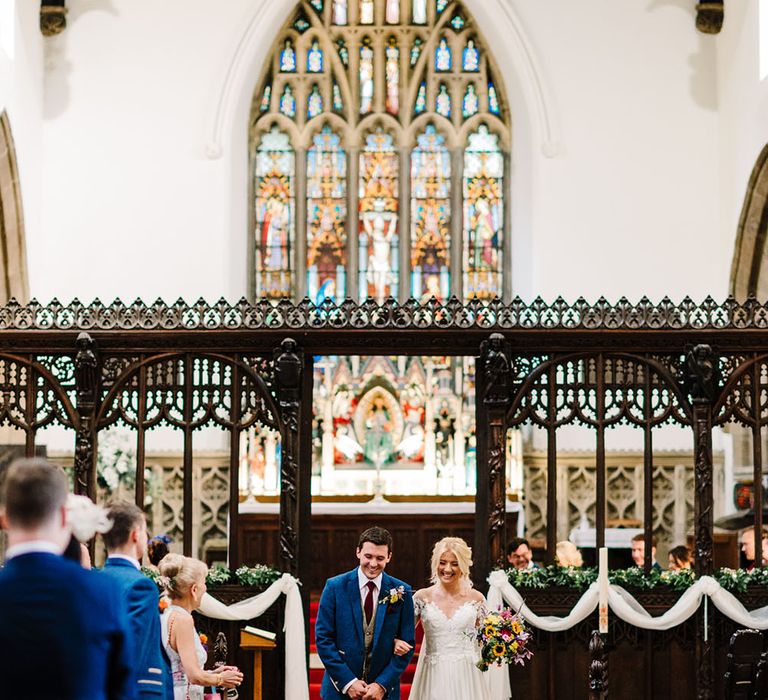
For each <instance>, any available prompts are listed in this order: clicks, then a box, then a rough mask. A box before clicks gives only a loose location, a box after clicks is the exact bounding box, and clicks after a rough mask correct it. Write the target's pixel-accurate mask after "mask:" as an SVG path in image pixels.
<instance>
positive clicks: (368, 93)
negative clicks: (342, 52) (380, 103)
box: [360, 37, 373, 114]
mask: <svg viewBox="0 0 768 700" xmlns="http://www.w3.org/2000/svg"><path fill="white" fill-rule="evenodd" d="M372 110H373V47H372V46H371V41H370V39H368V38H367V37H366V38H365V39H363V45H362V46H361V47H360V114H369V113H370V112H371V111H372Z"/></svg>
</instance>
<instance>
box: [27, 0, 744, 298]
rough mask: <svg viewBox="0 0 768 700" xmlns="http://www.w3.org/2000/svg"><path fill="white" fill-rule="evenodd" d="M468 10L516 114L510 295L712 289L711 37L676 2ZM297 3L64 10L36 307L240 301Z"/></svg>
mask: <svg viewBox="0 0 768 700" xmlns="http://www.w3.org/2000/svg"><path fill="white" fill-rule="evenodd" d="M467 5H468V7H469V9H470V10H471V11H472V12H474V13H475V15H476V17H477V19H478V21H479V23H480V25H481V27H482V28H483V30H484V32H485V34H486V38H487V39H488V41H489V44H490V45H491V46H492V48H493V51H494V54H495V57H496V59H497V62H498V64H499V66H500V70H501V73H502V74H503V77H504V82H505V86H506V89H507V95H508V98H509V101H510V103H511V111H512V120H513V129H514V143H513V150H514V155H513V161H514V162H513V177H512V187H511V203H512V216H513V251H514V260H515V262H514V277H513V281H514V285H515V291H516V292H518V293H520V294H522V295H524V296H531V295H534V294H538V293H540V294H543V295H545V296H547V297H550V298H551V297H554V296H556V295H557V294H562V295H563V296H565V297H567V298H569V299H573V298H575V297H576V296H578V295H580V294H584V295H586V296H587V297H589V298H595V297H597V296H598V295H600V294H604V295H606V296H608V297H609V298H617V297H618V296H620V295H622V294H626V295H627V296H629V297H630V298H633V299H636V298H638V297H639V296H641V295H642V294H648V295H649V296H651V297H653V298H658V297H660V296H662V295H663V294H669V295H671V296H672V297H673V298H679V297H680V296H682V295H683V294H685V293H690V294H692V295H693V296H695V297H702V296H704V295H705V294H706V293H712V294H715V295H717V296H722V295H723V294H724V293H725V291H726V288H727V273H728V267H729V261H730V249H731V247H732V232H731V231H730V230H729V231H728V232H723V231H722V230H721V224H720V218H719V208H718V207H719V201H718V181H717V178H716V177H715V175H714V173H715V172H716V171H717V166H718V154H717V149H716V148H715V147H714V146H712V147H707V144H712V143H713V140H716V138H717V124H718V117H717V112H716V108H715V107H716V98H717V94H716V90H715V80H714V74H715V59H714V42H716V41H717V39H716V38H712V37H705V36H703V35H701V34H700V33H698V32H697V31H696V30H695V28H694V24H693V15H692V12H693V9H692V7H689V5H690V3H675V4H672V5H663V6H657V5H650V6H649V5H648V4H647V3H615V2H605V1H598V0H590V1H589V2H585V3H578V4H574V3H572V2H570V1H569V0H550V1H549V2H547V3H530V2H523V1H522V0H468V2H467ZM292 6H293V2H292V1H291V0H270V2H268V3H267V2H266V0H264V1H258V0H257V1H252V0H230V1H229V2H227V3H217V4H216V6H215V8H214V7H213V6H212V4H211V3H209V2H207V1H206V0H185V1H184V2H181V0H167V1H166V2H164V3H156V2H152V1H151V0H130V1H128V0H112V1H111V2H109V3H103V4H98V5H93V4H90V3H85V2H81V1H78V0H73V1H72V2H71V9H70V15H69V26H68V28H67V30H66V31H65V32H64V33H63V34H61V35H60V36H58V37H55V38H52V39H48V40H47V42H48V49H49V56H50V62H49V66H48V70H47V74H46V98H47V102H46V120H45V125H44V134H45V140H44V145H45V149H44V158H45V162H44V173H45V174H44V194H45V199H44V202H43V207H42V212H43V214H42V226H41V227H37V228H36V229H35V230H33V231H31V232H30V236H32V237H34V240H33V241H32V246H33V250H34V251H35V255H34V258H33V266H32V270H31V285H32V293H33V294H35V295H37V296H39V297H41V298H43V299H48V298H50V297H52V296H54V295H56V296H59V297H60V298H63V299H69V298H71V297H73V296H79V297H81V298H84V299H90V298H93V297H95V296H99V297H100V298H102V299H105V300H109V299H112V298H113V297H115V296H118V295H119V296H120V297H122V298H124V299H132V298H134V297H135V296H137V295H140V296H142V297H143V298H145V299H153V298H154V297H156V296H158V295H161V296H163V297H164V298H166V299H175V298H176V297H178V296H184V297H185V298H188V299H194V298H195V297H197V296H199V295H203V296H206V297H208V298H216V297H218V296H220V295H224V296H228V297H230V298H235V297H238V296H240V295H242V294H244V293H246V291H247V285H248V275H247V270H246V260H247V255H246V250H247V231H246V225H247V186H248V174H247V119H248V111H249V104H250V99H251V92H252V90H253V88H254V87H255V84H256V82H257V79H258V76H259V73H260V69H261V65H262V62H263V60H264V58H265V57H266V54H267V52H268V51H269V49H270V47H271V44H272V38H273V36H274V34H275V32H276V30H277V28H278V27H279V26H280V25H281V24H282V22H283V20H284V18H285V16H286V13H287V12H288V11H289V10H290V8H291V7H292ZM510 38H512V41H511V40H510ZM212 135H213V138H212ZM217 136H218V137H220V138H218V140H217V138H216V137H217ZM217 150H218V151H219V152H218V153H217ZM219 155H220V157H217V156H219ZM211 156H213V157H211ZM62 270H66V274H62Z"/></svg>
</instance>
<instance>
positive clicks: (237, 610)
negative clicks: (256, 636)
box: [200, 574, 309, 700]
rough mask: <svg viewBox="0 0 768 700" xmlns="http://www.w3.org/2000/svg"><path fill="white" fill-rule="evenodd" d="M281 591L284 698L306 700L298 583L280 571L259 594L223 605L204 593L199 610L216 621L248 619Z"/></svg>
mask: <svg viewBox="0 0 768 700" xmlns="http://www.w3.org/2000/svg"><path fill="white" fill-rule="evenodd" d="M282 594H285V625H284V627H283V631H284V632H285V700H309V681H308V679H307V660H306V655H305V638H304V612H303V610H302V606H301V595H300V594H299V582H298V581H297V580H296V579H295V578H294V577H293V576H291V575H290V574H283V575H282V576H281V577H280V578H279V579H278V580H277V581H275V582H274V583H273V584H272V585H271V586H270V587H269V588H267V590H266V591H264V592H263V593H259V594H258V595H255V596H253V597H251V598H246V599H245V600H241V601H240V602H239V603H233V604H232V605H224V603H222V602H221V601H219V600H216V598H214V597H213V596H212V595H210V594H208V593H206V594H205V595H204V596H203V600H202V602H201V604H200V612H201V613H202V614H203V615H205V616H206V617H212V618H215V619H217V620H252V619H253V618H256V617H259V616H260V615H262V614H263V613H264V612H265V611H266V610H267V609H268V608H269V607H270V606H271V605H272V604H273V603H274V602H275V601H276V600H277V599H278V597H279V596H280V595H282ZM239 643H240V640H238V644H239Z"/></svg>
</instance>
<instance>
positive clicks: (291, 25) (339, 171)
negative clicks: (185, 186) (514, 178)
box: [250, 0, 511, 303]
mask: <svg viewBox="0 0 768 700" xmlns="http://www.w3.org/2000/svg"><path fill="white" fill-rule="evenodd" d="M497 78H498V71H497V70H496V68H495V66H494V63H493V59H492V57H491V55H490V53H489V51H488V49H487V47H486V46H485V44H484V42H483V39H482V36H481V34H480V32H479V30H478V27H477V25H476V24H475V22H474V20H473V19H472V17H471V15H469V13H468V12H467V11H466V9H465V8H464V7H463V5H462V4H461V3H460V2H456V1H454V0H301V2H299V3H298V4H297V6H296V8H295V9H294V11H293V12H292V13H291V15H290V17H289V19H288V21H287V22H286V24H285V25H284V27H283V29H282V30H281V32H280V34H279V35H278V37H277V40H276V41H275V45H274V48H273V51H272V55H271V58H270V59H269V61H268V63H267V65H266V67H265V69H264V74H263V76H262V79H261V82H260V83H259V85H258V86H257V90H256V92H255V93H254V98H253V107H252V112H251V114H252V117H251V129H250V134H251V136H250V141H251V172H252V173H253V180H252V193H253V194H252V202H253V204H252V207H251V230H252V237H251V246H252V257H251V258H250V259H251V262H252V265H253V273H252V274H253V276H252V279H253V287H252V289H253V294H254V295H255V296H256V297H257V298H269V299H280V298H294V299H299V298H303V297H304V296H308V297H309V298H310V299H311V300H312V301H315V302H318V303H319V302H322V301H323V300H324V299H326V298H330V299H333V300H335V301H337V302H338V301H341V300H343V299H344V298H345V297H352V298H357V299H359V300H362V299H364V298H366V297H372V298H374V299H376V300H377V301H379V302H381V301H383V300H384V299H385V298H387V297H390V296H392V297H394V298H396V299H400V300H401V301H404V300H405V299H407V298H408V297H414V298H416V299H419V300H422V301H425V300H428V299H429V298H431V297H433V296H434V297H436V298H437V299H438V300H441V301H443V300H445V299H446V298H447V297H448V296H450V295H456V296H458V297H459V298H461V299H464V300H467V299H470V298H473V297H478V298H481V299H489V298H492V297H494V296H499V297H502V296H508V295H509V293H510V289H511V284H510V280H509V269H510V259H511V253H510V251H509V249H508V247H509V241H510V235H509V230H508V227H509V219H508V216H507V212H508V211H509V207H508V206H507V204H506V202H505V198H506V191H505V187H508V185H509V177H508V173H507V171H508V162H509V155H508V151H509V142H510V128H509V115H508V110H507V107H506V103H505V100H504V95H503V90H502V88H501V83H500V82H498V80H497Z"/></svg>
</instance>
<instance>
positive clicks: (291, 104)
mask: <svg viewBox="0 0 768 700" xmlns="http://www.w3.org/2000/svg"><path fill="white" fill-rule="evenodd" d="M280 111H281V112H282V113H283V114H284V115H285V116H286V117H290V118H291V119H293V118H294V117H295V116H296V98H295V97H294V96H293V90H291V86H290V85H286V86H285V88H284V89H283V94H282V95H280Z"/></svg>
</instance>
